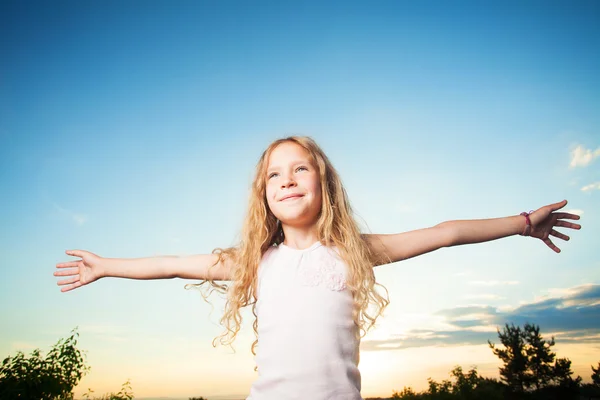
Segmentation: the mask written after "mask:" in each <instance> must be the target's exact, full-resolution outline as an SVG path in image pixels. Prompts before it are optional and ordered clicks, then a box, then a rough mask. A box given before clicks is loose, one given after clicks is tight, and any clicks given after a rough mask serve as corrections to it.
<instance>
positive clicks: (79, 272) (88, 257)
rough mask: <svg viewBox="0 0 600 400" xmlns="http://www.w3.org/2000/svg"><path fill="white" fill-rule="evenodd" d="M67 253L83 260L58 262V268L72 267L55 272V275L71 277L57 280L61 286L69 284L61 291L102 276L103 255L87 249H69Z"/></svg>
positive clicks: (66, 290)
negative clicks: (100, 255)
mask: <svg viewBox="0 0 600 400" xmlns="http://www.w3.org/2000/svg"><path fill="white" fill-rule="evenodd" d="M66 253H67V254H68V255H70V256H75V257H80V258H81V260H76V261H70V262H65V263H60V264H56V268H72V269H67V270H59V271H55V272H54V276H68V277H70V278H69V279H63V280H62V281H58V282H57V283H58V285H59V286H64V285H68V286H64V287H63V288H61V289H60V291H61V292H68V291H69V290H73V289H76V288H78V287H80V286H83V285H87V284H88V283H92V282H94V281H96V280H98V279H100V278H101V277H102V274H101V271H100V265H101V264H102V260H103V258H102V257H99V256H97V255H96V254H94V253H90V252H89V251H85V250H67V251H66Z"/></svg>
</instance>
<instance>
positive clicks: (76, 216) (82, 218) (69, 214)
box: [52, 202, 88, 226]
mask: <svg viewBox="0 0 600 400" xmlns="http://www.w3.org/2000/svg"><path fill="white" fill-rule="evenodd" d="M52 206H53V207H54V209H55V210H56V211H58V213H59V214H60V215H62V216H64V217H66V218H68V219H70V220H71V221H73V222H74V223H75V224H77V225H79V226H81V225H83V224H85V223H86V222H87V221H88V216H87V215H85V214H81V213H77V212H74V211H71V210H67V209H66V208H63V207H61V206H59V205H58V204H56V203H54V202H53V203H52Z"/></svg>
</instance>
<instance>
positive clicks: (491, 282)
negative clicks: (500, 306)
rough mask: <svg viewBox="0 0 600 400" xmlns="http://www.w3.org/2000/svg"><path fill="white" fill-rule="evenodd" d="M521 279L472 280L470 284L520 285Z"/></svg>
mask: <svg viewBox="0 0 600 400" xmlns="http://www.w3.org/2000/svg"><path fill="white" fill-rule="evenodd" d="M518 284H519V281H471V282H469V285H477V286H500V285H518Z"/></svg>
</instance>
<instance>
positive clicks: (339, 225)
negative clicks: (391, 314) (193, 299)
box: [186, 136, 390, 354]
mask: <svg viewBox="0 0 600 400" xmlns="http://www.w3.org/2000/svg"><path fill="white" fill-rule="evenodd" d="M285 142H292V143H296V144H298V145H300V146H301V147H303V148H304V149H305V150H306V151H307V152H308V154H309V155H310V157H311V158H312V161H313V162H314V164H315V166H316V167H317V170H318V173H319V177H320V182H321V193H322V194H321V195H322V206H321V212H320V214H319V218H318V220H317V223H316V224H317V235H318V239H319V241H320V242H321V243H322V244H323V245H325V246H335V247H336V248H337V249H338V251H339V253H340V256H341V258H342V259H343V260H344V262H345V263H346V265H347V267H348V276H347V281H346V287H347V288H348V290H350V292H351V293H352V296H353V299H354V310H353V318H354V323H355V325H356V327H357V328H358V329H357V334H358V335H359V337H363V336H364V335H365V334H366V333H367V331H368V330H369V329H370V328H371V327H372V326H373V325H374V324H375V321H376V319H377V318H378V317H379V316H380V315H381V314H382V313H383V311H384V309H385V308H386V307H387V305H388V304H389V298H388V293H387V290H386V289H385V287H383V286H382V285H379V284H378V283H377V282H376V281H375V274H374V272H373V267H374V266H375V265H380V264H385V263H388V262H389V261H390V260H389V259H385V258H384V256H382V255H380V254H375V252H373V251H372V249H371V247H370V246H369V245H368V244H367V242H366V240H365V237H364V236H363V235H361V233H360V230H359V228H358V224H357V223H356V221H355V219H354V217H353V212H352V208H351V207H350V203H349V201H348V196H347V194H346V191H345V189H344V187H343V186H342V181H341V179H340V177H339V175H338V173H337V171H336V170H335V168H334V167H333V165H332V164H331V162H330V161H329V159H328V158H327V156H326V155H325V153H323V151H322V150H321V149H320V148H319V146H318V145H317V144H316V143H315V141H314V140H312V139H311V138H309V137H299V136H291V137H287V138H284V139H279V140H276V141H274V142H273V143H271V145H269V147H268V148H267V149H266V150H265V151H264V152H263V154H262V156H261V157H260V160H259V161H258V163H257V165H256V174H255V177H254V181H253V183H252V191H251V194H250V204H249V207H248V212H247V216H246V218H245V220H244V224H243V228H242V234H241V240H240V243H239V245H237V246H235V247H230V248H227V249H215V250H214V251H213V253H216V254H218V255H219V259H218V261H217V262H216V263H215V265H216V264H217V263H218V262H219V261H223V260H224V259H225V258H229V259H230V260H231V261H232V262H231V264H232V265H233V270H232V271H231V276H230V277H231V281H232V283H231V287H227V285H223V284H218V283H216V282H214V281H213V280H206V281H202V282H201V283H199V284H191V285H186V289H187V288H189V287H194V286H195V287H200V286H201V285H203V284H205V283H206V282H210V284H211V288H212V290H211V291H210V292H212V291H213V290H217V291H219V292H221V293H226V294H227V302H226V304H225V311H224V313H223V316H222V318H221V321H220V323H221V325H223V327H224V328H225V332H224V333H223V334H222V335H220V336H218V337H216V338H215V339H214V340H213V345H216V341H217V340H218V341H219V342H220V343H221V344H224V345H231V344H232V343H233V341H234V340H235V337H236V336H237V334H238V332H239V331H240V328H241V323H242V316H241V313H240V310H241V308H242V307H246V306H248V305H252V313H253V314H254V323H253V325H252V326H253V329H254V333H255V335H256V337H257V340H255V341H254V343H253V344H252V348H251V350H252V353H253V354H256V352H255V347H256V345H257V343H258V319H257V317H256V311H255V307H256V300H257V293H256V285H257V279H258V266H259V264H260V262H261V259H262V257H263V255H264V254H265V252H266V251H267V250H268V249H269V247H271V246H274V245H279V244H280V243H282V242H283V239H284V235H283V230H282V228H281V226H280V225H279V224H278V223H277V218H276V217H275V216H274V215H273V213H272V212H271V210H270V209H269V206H268V204H267V200H266V195H265V193H266V175H267V174H266V171H267V168H268V165H267V164H268V161H269V156H270V154H271V152H272V151H273V149H275V147H277V146H278V145H280V144H282V143H285ZM377 286H378V287H381V288H382V289H383V291H384V292H385V294H384V295H382V294H380V293H379V292H378V290H377V288H376V287H377ZM205 298H206V296H205Z"/></svg>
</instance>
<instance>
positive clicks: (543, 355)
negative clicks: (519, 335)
mask: <svg viewBox="0 0 600 400" xmlns="http://www.w3.org/2000/svg"><path fill="white" fill-rule="evenodd" d="M523 334H524V336H525V337H524V339H525V343H526V346H525V354H526V356H527V367H528V370H529V373H528V374H527V378H526V379H527V384H526V386H527V387H531V386H533V387H535V388H536V389H540V388H542V387H544V386H547V385H548V384H549V383H550V382H551V381H552V379H553V377H554V372H555V369H554V367H553V365H552V363H553V362H554V358H555V357H556V354H555V353H553V352H552V346H554V337H553V338H552V339H550V341H546V340H544V339H543V338H542V335H540V327H539V326H536V325H530V324H525V326H524V327H523Z"/></svg>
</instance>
